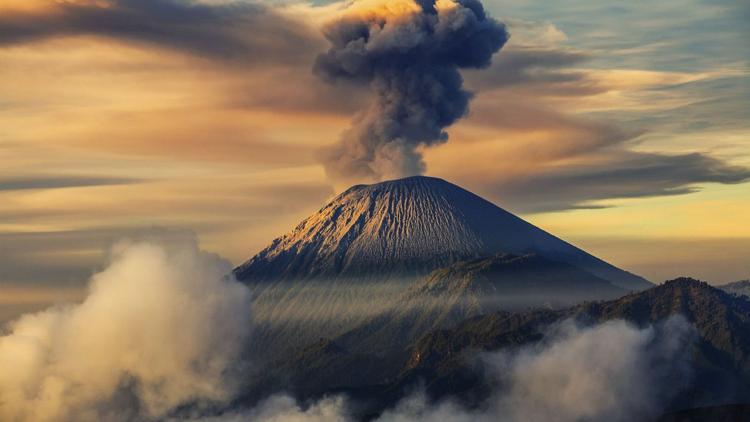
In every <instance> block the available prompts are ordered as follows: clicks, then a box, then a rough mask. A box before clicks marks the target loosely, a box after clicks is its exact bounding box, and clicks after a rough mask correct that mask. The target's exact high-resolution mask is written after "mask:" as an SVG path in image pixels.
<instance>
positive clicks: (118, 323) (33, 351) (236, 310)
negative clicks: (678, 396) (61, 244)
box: [0, 243, 694, 422]
mask: <svg viewBox="0 0 750 422" xmlns="http://www.w3.org/2000/svg"><path fill="white" fill-rule="evenodd" d="M230 270H231V266H230V265H229V264H228V263H227V262H225V261H223V260H222V259H220V258H218V257H217V256H215V255H211V254H208V253H205V252H202V251H200V250H199V248H198V247H197V245H195V244H183V245H180V246H177V247H174V246H170V247H164V246H159V245H156V244H154V243H130V244H121V245H120V246H119V247H118V248H116V250H115V252H113V258H112V262H111V264H110V265H109V267H108V268H106V269H105V270H103V271H102V272H100V273H98V274H96V275H95V276H94V277H93V278H92V280H91V285H90V291H89V294H88V296H87V297H86V299H85V300H84V301H83V302H82V303H80V304H78V305H68V306H60V307H56V308H51V309H49V310H46V311H44V312H40V313H36V314H29V315H25V316H23V317H21V318H20V319H18V320H16V321H15V322H13V323H11V324H10V325H9V326H8V330H7V333H6V334H5V335H4V336H3V337H0V367H2V368H3V370H2V372H0V419H2V420H8V421H21V422H25V421H52V420H54V421H89V420H91V421H94V420H97V421H98V420H107V421H125V420H128V421H130V420H136V421H141V420H155V419H159V420H161V419H170V418H174V420H181V419H183V418H184V417H185V415H188V416H189V417H191V418H193V420H200V421H204V420H205V421H217V422H221V421H245V420H262V421H278V422H288V421H353V420H355V418H354V417H353V416H352V415H351V413H350V412H349V410H348V409H349V404H351V403H349V402H348V401H347V398H346V397H343V396H335V397H330V398H326V399H323V400H320V401H318V402H316V403H313V404H311V405H308V406H301V405H300V404H299V403H297V402H296V401H295V400H294V399H293V398H291V397H288V396H283V395H281V396H278V395H277V396H273V397H271V398H269V399H267V400H265V401H264V402H262V403H261V404H259V405H257V406H255V407H254V408H252V409H236V408H235V409H232V408H230V407H229V404H228V403H230V401H231V400H232V399H233V398H235V397H236V395H237V393H239V391H240V388H241V385H240V382H241V380H242V378H243V376H244V375H243V374H248V373H249V371H244V369H246V368H247V367H248V364H249V362H247V361H246V360H245V359H243V356H245V355H243V351H244V350H245V347H246V346H247V345H248V344H249V342H250V341H252V339H251V338H250V337H251V333H252V316H251V309H250V308H251V306H250V303H251V294H250V291H249V290H248V289H247V288H246V287H245V286H244V285H242V284H240V283H237V282H236V281H234V280H233V279H231V278H230V277H227V276H226V274H229V273H230ZM693 338H694V332H693V329H692V327H691V326H690V325H689V324H688V323H687V322H686V321H685V320H684V319H683V318H680V317H676V318H673V319H671V320H668V321H666V322H664V323H662V324H659V325H657V326H653V327H646V328H637V327H634V326H632V325H629V324H628V323H626V322H623V321H613V322H607V323H604V324H600V325H597V326H593V327H580V326H578V325H576V324H574V323H573V322H570V321H568V322H565V323H563V324H561V325H560V326H558V327H556V328H555V329H554V331H552V332H551V333H550V334H549V335H548V336H547V339H546V340H545V341H543V342H541V343H539V344H536V345H532V346H529V347H527V348H523V349H521V350H517V351H515V352H512V353H510V352H497V353H490V354H486V355H484V356H482V358H481V362H482V365H483V366H482V367H484V368H486V371H487V375H488V377H489V378H490V379H492V380H494V382H496V383H497V385H498V387H497V389H496V391H495V392H494V393H493V394H492V395H491V397H490V399H489V400H488V401H487V402H486V403H485V404H484V405H483V406H482V407H481V408H480V409H478V410H477V409H472V410H468V409H465V408H463V407H462V406H460V405H457V404H455V403H453V402H450V401H446V402H441V403H437V404H434V403H430V402H429V401H428V400H426V399H425V397H424V395H423V394H415V395H412V396H410V397H407V398H405V399H403V400H402V401H401V402H400V403H399V404H398V405H396V406H395V407H394V408H393V409H390V410H388V411H386V412H385V413H383V414H382V415H381V416H380V418H379V419H378V421H380V422H417V421H431V420H441V421H485V420H486V421H490V420H497V419H498V418H499V417H502V418H503V420H504V421H509V422H516V421H518V422H520V421H525V422H526V421H530V422H534V421H540V422H541V421H557V422H568V421H600V420H608V421H615V422H616V421H627V420H642V419H643V418H648V417H652V416H654V415H658V414H659V413H660V412H661V411H662V410H663V408H664V406H665V405H666V403H668V400H669V399H670V397H671V396H672V395H673V394H675V393H676V392H679V388H680V387H681V386H682V385H683V383H684V380H685V379H688V378H689V376H688V375H689V373H688V368H689V363H690V362H689V358H690V354H689V353H685V351H686V350H690V349H689V346H690V342H691V341H692V339H693ZM221 409H224V412H221Z"/></svg>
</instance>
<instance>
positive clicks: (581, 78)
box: [466, 47, 607, 96]
mask: <svg viewBox="0 0 750 422" xmlns="http://www.w3.org/2000/svg"><path fill="white" fill-rule="evenodd" d="M590 59H591V57H590V56H589V55H588V54H585V53H583V52H580V51H573V50H566V49H545V48H537V47H509V48H507V49H505V50H503V54H500V55H498V57H497V59H496V60H494V61H493V63H492V66H490V68H488V69H487V70H485V71H481V72H476V71H469V72H466V83H467V85H468V86H469V87H471V88H472V89H476V90H477V91H481V92H484V91H491V90H494V89H500V88H510V87H515V88H517V87H523V88H525V89H527V90H530V89H533V88H538V89H540V90H541V91H540V94H542V95H559V96H586V95H593V94H597V93H600V92H604V91H606V90H607V87H604V86H601V85H600V84H597V83H596V82H594V81H592V80H591V78H590V77H589V76H588V75H587V74H586V73H585V72H581V71H573V70H570V68H571V67H574V66H577V65H580V64H582V63H585V62H586V61H588V60H590Z"/></svg>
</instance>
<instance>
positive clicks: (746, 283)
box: [717, 280, 750, 296]
mask: <svg viewBox="0 0 750 422" xmlns="http://www.w3.org/2000/svg"><path fill="white" fill-rule="evenodd" d="M717 287H718V288H720V289H721V290H724V291H725V292H727V293H732V294H735V295H738V296H742V295H744V296H750V280H740V281H735V282H732V283H727V284H722V285H720V286H717Z"/></svg>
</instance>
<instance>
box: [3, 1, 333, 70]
mask: <svg viewBox="0 0 750 422" xmlns="http://www.w3.org/2000/svg"><path fill="white" fill-rule="evenodd" d="M48 9H49V10H46V11H44V12H41V13H40V12H22V11H17V12H13V11H11V12H4V13H3V16H0V47H2V46H3V45H13V44H18V43H25V42H33V41H38V40H43V39H47V38H52V37H57V36H69V35H94V36H103V37H111V38H115V39H117V40H122V41H129V42H140V43H148V44H153V45H157V46H161V47H166V48H170V49H176V50H180V51H184V52H188V53H190V54H195V55H199V56H207V57H211V58H222V59H232V60H237V61H241V62H246V63H261V64H263V63H265V64H267V63H269V62H274V63H291V62H294V61H298V60H300V58H301V57H305V56H306V55H307V56H309V55H310V54H313V52H314V51H315V47H316V45H317V38H318V37H317V36H316V35H315V34H314V32H313V31H311V30H310V29H309V28H308V27H307V26H306V25H304V24H302V23H300V22H296V21H294V20H292V19H290V18H287V17H284V16H281V15H280V14H279V13H277V12H275V11H273V10H271V9H269V8H267V7H264V6H262V5H259V4H250V3H241V2H236V3H225V4H213V5H209V4H201V3H196V2H190V1H178V0H110V4H109V5H107V6H106V7H103V6H97V5H95V4H76V3H67V2H62V3H51V5H50V6H49V8H48ZM311 50H312V52H311Z"/></svg>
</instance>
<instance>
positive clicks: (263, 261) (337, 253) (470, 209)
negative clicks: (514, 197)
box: [235, 176, 651, 290]
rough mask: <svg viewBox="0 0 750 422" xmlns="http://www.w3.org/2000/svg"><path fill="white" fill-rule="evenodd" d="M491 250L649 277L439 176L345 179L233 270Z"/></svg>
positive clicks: (347, 272)
mask: <svg viewBox="0 0 750 422" xmlns="http://www.w3.org/2000/svg"><path fill="white" fill-rule="evenodd" d="M498 253H507V254H514V255H528V254H535V255H539V256H542V257H544V258H547V259H551V260H555V261H560V262H564V263H567V264H571V265H575V266H577V267H580V268H582V269H584V270H586V271H588V272H590V273H592V274H594V275H596V276H598V277H601V278H603V279H605V280H607V281H609V282H610V283H612V284H614V285H617V286H619V287H622V288H625V289H629V290H639V289H643V288H647V287H649V286H650V285H651V284H650V283H649V282H648V281H646V280H644V279H643V278H641V277H638V276H636V275H633V274H631V273H628V272H626V271H623V270H621V269H619V268H616V267H614V266H613V265H610V264H608V263H606V262H604V261H602V260H600V259H598V258H596V257H594V256H592V255H590V254H588V253H586V252H584V251H583V250H581V249H579V248H577V247H575V246H573V245H571V244H569V243H567V242H565V241H563V240H561V239H559V238H557V237H555V236H553V235H551V234H549V233H547V232H545V231H544V230H541V229H539V228H537V227H535V226H533V225H532V224H529V223H528V222H526V221H524V220H522V219H521V218H519V217H516V216H515V215H513V214H511V213H509V212H507V211H505V210H503V209H501V208H499V207H498V206H496V205H494V204H492V203H491V202H489V201H486V200H484V199H482V198H480V197H479V196H477V195H475V194H473V193H471V192H469V191H467V190H465V189H462V188H460V187H458V186H456V185H454V184H452V183H449V182H446V181H445V180H442V179H438V178H433V177H424V176H416V177H408V178H404V179H398V180H392V181H386V182H382V183H376V184H372V185H356V186H352V187H351V188H349V189H348V190H346V191H345V192H343V193H342V194H340V195H339V196H337V197H336V198H335V199H333V200H332V201H331V202H330V203H329V204H328V205H326V206H324V207H323V208H321V209H320V210H319V211H318V212H316V213H315V214H313V215H312V216H310V217H308V218H307V219H305V220H304V221H302V222H301V223H300V224H299V225H298V226H297V227H296V228H295V229H294V230H293V231H292V232H290V233H288V234H286V235H284V236H282V237H279V238H277V239H276V240H274V241H273V242H272V243H271V245H270V246H268V247H267V248H265V249H264V250H262V251H261V252H260V253H258V254H257V255H256V256H255V257H253V258H252V259H250V260H249V261H247V262H245V263H244V264H242V265H241V266H239V267H238V268H237V269H236V270H235V274H236V276H237V278H238V279H239V280H241V281H246V282H262V281H269V280H309V279H329V278H360V277H365V278H372V277H381V278H399V277H413V276H421V275H425V274H427V273H429V272H431V271H433V270H435V269H438V268H441V267H445V266H447V265H451V264H453V263H456V262H458V261H462V260H467V259H479V258H484V257H487V256H492V255H495V254H498Z"/></svg>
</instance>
